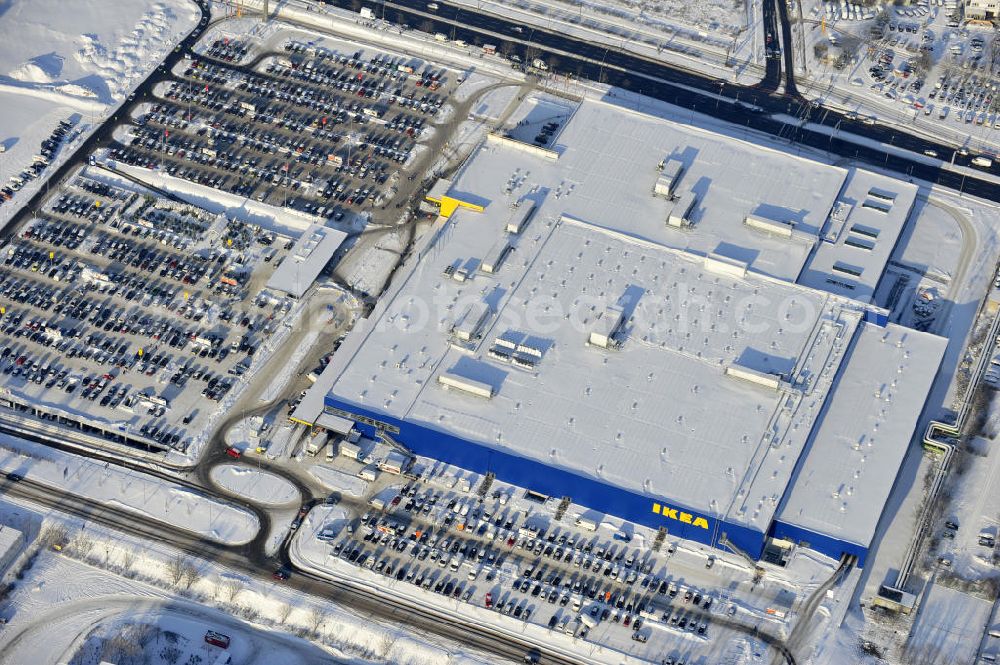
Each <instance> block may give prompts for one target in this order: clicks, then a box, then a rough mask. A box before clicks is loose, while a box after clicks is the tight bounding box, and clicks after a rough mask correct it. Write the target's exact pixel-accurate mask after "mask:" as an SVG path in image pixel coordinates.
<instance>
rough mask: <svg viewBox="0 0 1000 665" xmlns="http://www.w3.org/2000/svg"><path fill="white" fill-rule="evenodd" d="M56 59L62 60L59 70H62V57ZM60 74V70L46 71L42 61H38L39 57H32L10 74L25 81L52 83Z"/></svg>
mask: <svg viewBox="0 0 1000 665" xmlns="http://www.w3.org/2000/svg"><path fill="white" fill-rule="evenodd" d="M54 59H57V60H58V61H59V62H60V67H59V71H62V66H61V63H62V58H59V57H58V56H57V58H54ZM58 75H59V72H54V73H52V74H50V73H49V72H47V71H45V69H44V68H43V67H42V65H41V63H39V62H37V58H32V59H31V60H29V61H28V62H25V63H23V64H22V65H21V66H19V67H17V68H16V69H14V70H13V71H11V72H10V74H9V76H10V77H11V78H12V79H16V80H18V81H23V82H25V83H52V81H53V80H55V77H56V76H58Z"/></svg>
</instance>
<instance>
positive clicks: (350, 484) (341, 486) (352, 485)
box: [309, 464, 368, 497]
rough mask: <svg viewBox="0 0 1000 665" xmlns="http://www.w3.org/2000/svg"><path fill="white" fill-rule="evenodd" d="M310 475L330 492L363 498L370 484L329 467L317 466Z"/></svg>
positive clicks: (313, 467) (311, 469) (310, 471)
mask: <svg viewBox="0 0 1000 665" xmlns="http://www.w3.org/2000/svg"><path fill="white" fill-rule="evenodd" d="M309 475H310V476H312V477H313V478H315V479H316V480H317V481H319V484H320V485H322V486H323V487H325V488H326V489H328V490H333V491H336V492H342V493H344V494H350V495H351V496H356V497H362V496H364V494H365V489H366V488H367V487H368V483H367V482H365V481H364V480H361V479H360V478H358V477H356V476H352V475H350V474H347V473H344V472H343V471H339V470H337V469H334V468H332V467H329V466H321V465H319V464H316V465H314V466H312V467H311V468H310V469H309Z"/></svg>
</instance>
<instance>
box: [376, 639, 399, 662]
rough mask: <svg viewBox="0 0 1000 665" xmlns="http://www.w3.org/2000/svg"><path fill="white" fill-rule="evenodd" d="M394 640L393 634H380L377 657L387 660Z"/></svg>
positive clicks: (394, 643) (394, 642)
mask: <svg viewBox="0 0 1000 665" xmlns="http://www.w3.org/2000/svg"><path fill="white" fill-rule="evenodd" d="M396 639H397V637H396V635H394V634H393V633H383V634H382V638H381V639H380V640H379V642H378V646H379V655H380V656H381V657H382V658H384V659H388V658H389V654H390V653H391V652H392V647H394V646H395V645H396Z"/></svg>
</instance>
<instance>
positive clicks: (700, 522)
mask: <svg viewBox="0 0 1000 665" xmlns="http://www.w3.org/2000/svg"><path fill="white" fill-rule="evenodd" d="M653 512H654V513H656V514H657V515H663V516H664V517H668V518H670V519H672V520H677V521H678V522H683V523H684V524H690V525H691V526H700V527H701V528H702V529H705V530H708V520H706V519H705V518H704V517H695V516H694V515H692V514H691V513H684V512H678V510H677V509H676V508H670V507H669V506H661V505H660V504H658V503H654V504H653Z"/></svg>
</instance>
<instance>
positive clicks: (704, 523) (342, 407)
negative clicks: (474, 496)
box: [325, 395, 765, 559]
mask: <svg viewBox="0 0 1000 665" xmlns="http://www.w3.org/2000/svg"><path fill="white" fill-rule="evenodd" d="M325 404H326V410H327V411H328V412H330V413H333V414H335V415H338V416H342V417H344V418H349V419H351V420H353V421H355V423H356V424H355V426H356V427H357V428H358V429H359V430H360V431H361V432H362V433H363V434H365V435H366V436H369V437H374V436H375V435H376V433H377V432H378V431H379V430H383V431H385V432H387V433H389V434H390V435H391V436H392V437H393V439H395V440H397V441H399V443H401V444H403V445H404V446H406V447H407V448H409V449H410V450H411V451H413V453H414V454H416V455H420V456H422V457H429V458H431V459H435V460H440V461H441V462H443V463H446V464H450V465H454V466H457V467H460V468H462V469H467V470H469V471H472V472H475V473H480V474H486V473H489V472H492V473H493V474H495V476H496V477H497V479H499V480H502V481H505V482H509V483H511V484H513V485H517V486H520V487H524V488H526V489H529V490H532V491H534V492H537V493H539V494H543V495H546V496H552V497H563V496H568V497H570V498H571V499H572V501H573V502H574V503H576V504H579V505H582V506H586V507H587V508H590V509H593V510H596V511H598V512H602V513H606V514H609V515H614V516H616V517H620V518H622V519H624V520H627V521H629V522H633V523H635V524H641V525H643V526H648V527H651V528H653V529H659V528H660V527H664V528H666V529H667V531H668V533H669V534H670V535H673V536H678V537H680V538H684V539H686V540H693V541H697V542H700V543H705V544H706V545H710V546H712V547H720V548H723V549H725V548H724V547H723V545H724V543H725V542H727V541H728V542H729V543H732V545H734V546H735V547H737V548H739V549H740V550H741V551H743V552H744V553H746V554H748V555H749V556H751V557H753V558H755V559H759V558H760V555H761V552H762V551H763V548H764V539H765V534H764V532H762V531H757V530H754V529H750V528H748V527H746V526H743V525H740V524H733V523H730V522H727V521H725V520H720V519H718V518H715V517H712V516H710V515H704V514H701V513H698V512H697V511H693V510H690V509H688V508H686V507H685V506H683V505H681V504H679V503H677V502H674V501H671V499H670V497H650V496H645V495H642V494H639V493H637V492H633V491H631V490H627V489H624V488H621V487H617V486H615V485H611V484H609V483H605V482H602V481H600V480H598V479H596V478H589V477H587V476H582V475H579V474H576V473H573V472H570V471H566V470H563V469H559V468H556V467H553V466H550V465H548V464H545V463H543V462H540V461H537V460H533V459H529V458H526V457H522V456H519V455H514V454H512V453H509V452H507V451H504V450H498V449H496V448H492V447H490V446H487V445H484V444H481V443H477V442H475V441H469V440H467V439H464V438H461V437H458V436H455V435H454V434H450V433H448V432H442V431H438V430H435V429H433V428H431V427H428V426H426V425H424V424H422V423H414V422H410V421H407V420H400V419H398V418H394V417H391V416H387V415H385V414H382V413H379V412H376V411H372V410H370V409H366V408H363V407H360V406H357V405H355V404H351V403H349V402H345V401H342V400H340V399H338V398H337V397H336V396H335V395H327V396H326V398H325Z"/></svg>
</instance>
